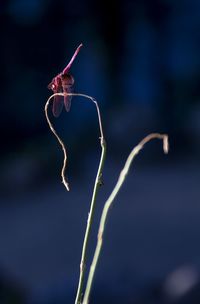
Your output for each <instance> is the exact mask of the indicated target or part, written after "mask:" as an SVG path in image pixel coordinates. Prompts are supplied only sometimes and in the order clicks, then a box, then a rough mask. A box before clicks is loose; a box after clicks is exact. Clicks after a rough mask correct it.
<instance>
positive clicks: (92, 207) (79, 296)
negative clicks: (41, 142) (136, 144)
mask: <svg viewBox="0 0 200 304" xmlns="http://www.w3.org/2000/svg"><path fill="white" fill-rule="evenodd" d="M67 95H70V96H81V97H85V98H88V99H89V100H91V101H92V102H93V103H94V104H95V106H96V110H97V115H98V122H99V129H100V143H101V149H102V150H101V159H100V162H99V168H98V171H97V176H96V179H95V184H94V190H93V195H92V200H91V204H90V212H89V215H88V220H87V226H86V231H85V236H84V241H83V247H82V254H81V263H80V275H79V282H78V289H77V294H76V300H75V303H76V304H80V303H81V299H82V291H83V284H84V275H85V265H86V255H87V247H88V240H89V235H90V231H91V226H92V220H93V217H94V210H95V202H96V198H97V193H98V190H99V187H100V186H101V177H102V171H103V165H104V161H105V157H106V142H105V139H104V134H103V127H102V121H101V114H100V110H99V106H98V103H97V101H96V100H95V99H94V98H93V97H91V96H89V95H86V94H80V93H67ZM54 96H65V93H55V94H52V95H51V96H50V97H49V99H48V100H47V102H46V105H45V115H46V119H47V122H48V124H49V127H50V129H51V131H52V132H53V134H54V135H55V137H56V138H57V140H58V142H59V144H60V145H61V147H62V150H63V154H64V160H63V167H62V170H61V177H62V182H63V184H64V186H65V187H66V189H67V190H68V191H69V183H68V181H67V180H66V178H65V169H66V164H67V153H66V148H65V145H64V143H63V141H62V140H61V138H60V137H59V136H58V134H57V132H56V131H55V129H54V128H53V125H52V123H51V121H50V119H49V116H48V107H49V103H50V101H53V97H54Z"/></svg>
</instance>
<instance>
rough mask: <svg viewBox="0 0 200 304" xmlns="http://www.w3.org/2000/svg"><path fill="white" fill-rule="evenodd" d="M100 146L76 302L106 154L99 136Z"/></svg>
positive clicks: (83, 273) (79, 294)
mask: <svg viewBox="0 0 200 304" xmlns="http://www.w3.org/2000/svg"><path fill="white" fill-rule="evenodd" d="M101 148H102V152H101V159H100V163H99V168H98V172H97V176H96V179H95V184H94V190H93V195H92V200H91V205H90V211H89V214H88V220H87V227H86V231H85V237H84V241H83V247H82V255H81V263H80V277H79V283H78V289H77V294H76V301H75V303H76V304H80V303H81V298H82V290H83V283H84V275H85V269H86V254H87V246H88V239H89V235H90V231H91V226H92V221H93V217H94V210H95V203H96V198H97V194H98V190H99V187H100V186H101V176H102V170H103V165H104V161H105V156H106V143H105V141H104V140H102V138H101Z"/></svg>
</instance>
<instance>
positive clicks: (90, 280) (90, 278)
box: [83, 133, 168, 304]
mask: <svg viewBox="0 0 200 304" xmlns="http://www.w3.org/2000/svg"><path fill="white" fill-rule="evenodd" d="M154 138H158V139H162V140H163V149H164V152H165V153H168V136H167V135H165V134H164V135H163V134H159V133H153V134H150V135H148V136H147V137H145V138H144V139H143V140H142V141H141V142H140V143H139V144H138V145H137V146H136V147H135V148H134V149H133V150H132V152H131V153H130V155H129V157H128V158H127V161H126V163H125V166H124V168H123V170H122V171H121V173H120V175H119V178H118V181H117V183H116V185H115V187H114V189H113V191H112V193H111V194H110V196H109V198H108V199H107V201H106V203H105V205H104V208H103V212H102V215H101V219H100V224H99V230H98V237H97V244H96V249H95V253H94V257H93V260H92V264H91V267H90V271H89V276H88V281H87V284H86V290H85V294H84V298H83V304H88V300H89V296H90V292H91V287H92V283H93V279H94V274H95V270H96V266H97V262H98V259H99V256H100V253H101V248H102V243H103V235H104V229H105V223H106V220H107V216H108V211H109V209H110V207H111V205H112V203H113V201H114V199H115V197H116V196H117V194H118V192H119V190H120V188H121V186H122V184H123V182H124V180H125V178H126V176H127V174H128V171H129V168H130V166H131V163H132V161H133V159H134V158H135V156H136V155H137V154H138V153H139V151H140V150H141V149H142V148H143V146H144V145H145V144H146V143H147V142H148V141H150V140H152V139H154Z"/></svg>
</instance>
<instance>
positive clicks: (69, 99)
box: [64, 88, 72, 112]
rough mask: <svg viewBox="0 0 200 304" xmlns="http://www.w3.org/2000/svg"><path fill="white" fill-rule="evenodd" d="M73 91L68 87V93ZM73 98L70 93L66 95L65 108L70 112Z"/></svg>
mask: <svg viewBox="0 0 200 304" xmlns="http://www.w3.org/2000/svg"><path fill="white" fill-rule="evenodd" d="M71 92H72V90H71V88H68V89H67V92H66V93H71ZM71 100H72V96H70V95H65V96H64V105H65V110H66V111H67V112H69V110H70V108H71Z"/></svg>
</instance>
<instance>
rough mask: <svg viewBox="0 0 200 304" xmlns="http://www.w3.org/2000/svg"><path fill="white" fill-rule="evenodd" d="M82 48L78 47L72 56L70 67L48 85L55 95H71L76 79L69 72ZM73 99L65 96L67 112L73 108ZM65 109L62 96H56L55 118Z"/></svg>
mask: <svg viewBox="0 0 200 304" xmlns="http://www.w3.org/2000/svg"><path fill="white" fill-rule="evenodd" d="M81 47H82V43H81V44H80V45H79V46H78V47H77V49H76V51H75V52H74V55H73V56H72V58H71V60H70V62H69V63H68V65H67V66H66V67H65V68H64V70H63V71H62V72H61V73H59V74H58V75H57V76H55V77H54V78H53V79H52V81H51V82H50V84H49V85H48V89H50V90H52V91H53V93H66V94H67V93H71V92H72V86H73V84H74V77H73V76H72V75H71V74H69V70H70V68H71V65H72V63H73V61H74V59H75V58H76V56H77V55H78V53H79V51H80V48H81ZM71 99H72V96H69V95H66V96H64V106H65V109H66V111H67V112H69V110H70V106H71ZM62 109H63V97H62V96H55V97H54V101H53V108H52V111H53V115H54V116H55V117H58V116H59V115H60V113H61V111H62Z"/></svg>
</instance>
